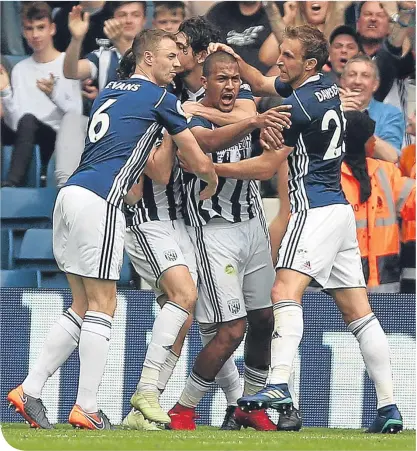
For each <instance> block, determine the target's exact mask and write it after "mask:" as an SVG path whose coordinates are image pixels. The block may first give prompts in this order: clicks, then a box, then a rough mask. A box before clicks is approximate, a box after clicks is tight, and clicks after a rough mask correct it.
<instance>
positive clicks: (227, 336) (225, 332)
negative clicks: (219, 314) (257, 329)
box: [217, 318, 246, 349]
mask: <svg viewBox="0 0 417 451" xmlns="http://www.w3.org/2000/svg"><path fill="white" fill-rule="evenodd" d="M245 331H246V320H245V318H241V319H238V320H235V321H230V322H229V323H223V324H222V325H221V326H220V327H219V328H218V332H217V338H218V340H220V341H222V342H226V343H228V344H229V345H230V346H231V347H233V348H234V349H236V348H237V347H238V346H239V344H240V342H241V341H242V340H243V337H244V336H245Z"/></svg>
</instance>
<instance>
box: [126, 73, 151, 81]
mask: <svg viewBox="0 0 417 451" xmlns="http://www.w3.org/2000/svg"><path fill="white" fill-rule="evenodd" d="M130 78H140V79H142V80H147V81H151V80H149V78H148V77H145V75H139V74H133V75H132V76H131V77H130Z"/></svg>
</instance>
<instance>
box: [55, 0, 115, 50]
mask: <svg viewBox="0 0 417 451" xmlns="http://www.w3.org/2000/svg"><path fill="white" fill-rule="evenodd" d="M78 4H79V5H80V6H81V7H82V8H83V11H84V12H88V13H89V14H90V26H89V28H88V31H87V34H86V36H85V39H84V41H83V43H82V47H81V55H82V56H85V55H87V54H88V53H90V52H92V51H93V50H95V49H96V48H97V40H99V39H105V38H106V37H107V36H106V35H105V33H104V23H105V21H106V20H108V19H110V18H111V17H112V14H113V7H112V2H105V1H90V0H89V1H81V2H78ZM73 6H74V2H65V3H64V4H63V5H62V6H61V7H60V8H59V9H58V11H57V13H56V14H55V16H54V22H55V24H56V27H57V33H56V35H55V36H54V43H55V47H56V48H57V50H59V51H60V52H65V50H66V48H67V47H68V45H69V43H70V41H71V32H70V30H69V28H68V14H69V13H70V12H71V10H72V7H73Z"/></svg>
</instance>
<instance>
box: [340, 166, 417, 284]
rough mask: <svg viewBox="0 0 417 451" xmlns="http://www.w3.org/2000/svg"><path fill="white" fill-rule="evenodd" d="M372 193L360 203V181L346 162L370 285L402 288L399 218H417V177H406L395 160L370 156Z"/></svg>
mask: <svg viewBox="0 0 417 451" xmlns="http://www.w3.org/2000/svg"><path fill="white" fill-rule="evenodd" d="M366 160H367V165H368V174H369V176H370V177H371V186H372V192H371V196H370V197H369V199H368V200H367V201H366V202H365V203H362V204H361V203H360V191H359V188H360V187H359V182H358V181H357V180H356V178H355V177H353V174H352V172H351V170H350V169H349V167H348V166H347V165H346V164H345V163H343V164H342V188H343V191H344V193H345V196H346V199H347V200H348V202H349V203H350V204H351V205H352V207H353V210H354V212H355V217H356V229H357V230H356V231H357V237H358V242H359V248H360V251H361V257H362V265H363V270H364V275H365V280H366V281H367V286H368V288H369V289H371V290H372V291H391V292H396V291H399V280H400V266H399V254H400V232H399V224H398V218H399V217H402V216H403V215H406V216H408V217H409V218H410V217H412V215H413V214H414V219H415V203H414V202H413V200H414V199H415V180H412V179H409V178H408V177H402V175H401V172H400V170H399V169H398V168H397V167H396V166H395V165H394V164H392V163H388V162H386V161H381V160H374V159H373V158H367V159H366Z"/></svg>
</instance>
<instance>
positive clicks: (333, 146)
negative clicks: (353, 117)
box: [321, 108, 346, 160]
mask: <svg viewBox="0 0 417 451" xmlns="http://www.w3.org/2000/svg"><path fill="white" fill-rule="evenodd" d="M331 121H334V123H335V124H336V128H335V129H334V131H333V136H332V139H331V140H330V144H329V147H328V148H327V150H326V153H325V154H324V157H323V160H332V159H333V158H339V157H340V155H341V154H342V152H344V151H345V142H344V140H343V135H344V132H345V130H346V119H345V117H344V115H343V112H342V108H340V113H339V112H338V111H336V110H328V111H326V113H325V115H324V116H323V120H322V122H321V130H322V131H323V132H325V131H329V125H330V122H331Z"/></svg>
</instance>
